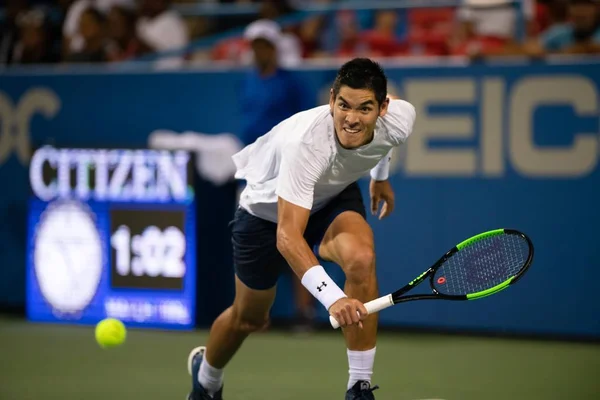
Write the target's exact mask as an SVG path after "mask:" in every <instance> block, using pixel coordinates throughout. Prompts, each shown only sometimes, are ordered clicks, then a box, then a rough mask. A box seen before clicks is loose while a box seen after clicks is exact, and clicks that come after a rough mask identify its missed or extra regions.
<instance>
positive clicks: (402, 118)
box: [383, 99, 417, 146]
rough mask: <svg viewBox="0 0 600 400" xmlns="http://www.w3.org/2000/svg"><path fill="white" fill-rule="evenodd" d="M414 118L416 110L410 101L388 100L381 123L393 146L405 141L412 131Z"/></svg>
mask: <svg viewBox="0 0 600 400" xmlns="http://www.w3.org/2000/svg"><path fill="white" fill-rule="evenodd" d="M416 118H417V112H416V110H415V107H414V106H413V105H412V104H411V103H409V102H408V101H405V100H400V99H393V100H390V104H389V106H388V112H387V114H386V115H385V116H384V117H383V120H384V122H383V123H384V127H385V129H386V131H387V132H388V136H389V139H390V142H391V144H392V145H393V146H399V145H401V144H402V143H404V142H405V141H406V139H407V138H408V137H409V136H410V134H411V133H412V131H413V128H414V125H415V119H416Z"/></svg>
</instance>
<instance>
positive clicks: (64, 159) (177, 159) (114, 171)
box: [29, 146, 190, 201]
mask: <svg viewBox="0 0 600 400" xmlns="http://www.w3.org/2000/svg"><path fill="white" fill-rule="evenodd" d="M189 158H190V156H189V153H187V152H185V151H175V152H169V151H166V150H106V149H100V150H96V149H55V148H53V147H50V146H44V147H41V148H40V149H38V150H37V151H36V152H35V153H34V154H33V157H32V158H31V165H30V168H29V180H30V183H31V188H32V190H33V192H34V194H35V195H36V196H37V197H39V198H40V199H42V200H46V201H49V200H52V199H54V198H69V197H75V198H78V199H80V200H84V201H85V200H88V199H89V198H91V197H93V198H94V199H96V200H132V199H133V200H139V201H168V200H171V199H172V200H176V201H186V200H187V198H188V192H187V183H188V175H187V173H188V170H187V167H188V162H189ZM72 176H74V179H72ZM92 179H93V181H94V184H93V185H92V182H91V181H92Z"/></svg>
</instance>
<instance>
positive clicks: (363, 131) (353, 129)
mask: <svg viewBox="0 0 600 400" xmlns="http://www.w3.org/2000/svg"><path fill="white" fill-rule="evenodd" d="M388 103H389V100H387V99H386V100H385V101H384V102H383V104H381V105H379V103H377V100H375V93H373V91H372V90H369V89H352V88H351V87H348V86H342V87H341V88H340V92H339V93H338V95H337V97H336V98H334V96H333V90H332V91H331V97H330V100H329V105H330V107H331V113H332V115H333V124H334V126H335V132H336V134H337V137H338V140H339V142H340V144H341V145H342V147H344V148H346V149H354V148H357V147H360V146H362V145H364V144H367V143H369V142H370V141H371V140H372V139H373V132H374V131H375V124H376V122H377V118H378V117H383V116H384V115H385V113H386V112H387V106H388Z"/></svg>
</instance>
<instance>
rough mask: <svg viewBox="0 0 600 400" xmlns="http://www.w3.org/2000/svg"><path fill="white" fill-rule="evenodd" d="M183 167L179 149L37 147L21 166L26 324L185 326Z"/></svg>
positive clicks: (188, 190) (188, 223)
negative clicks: (25, 195) (25, 177)
mask: <svg viewBox="0 0 600 400" xmlns="http://www.w3.org/2000/svg"><path fill="white" fill-rule="evenodd" d="M190 161H191V157H190V154H188V153H187V152H184V151H177V152H173V153H171V152H168V151H164V150H163V151H156V150H122V149H111V150H109V149H81V148H78V149H67V148H60V149H57V148H54V147H51V146H43V147H41V148H39V149H37V150H36V151H35V153H34V154H33V156H32V158H31V162H30V168H29V181H30V184H31V189H32V196H31V200H30V201H29V210H28V211H29V216H28V220H29V223H28V238H27V286H26V288H27V290H26V295H27V297H26V299H27V301H26V305H27V317H28V319H29V320H32V321H42V322H63V323H77V324H94V323H96V322H98V321H100V320H102V319H104V318H118V319H120V320H122V321H123V322H124V323H126V324H127V325H128V326H141V327H168V328H175V329H183V328H187V329H189V328H192V327H194V326H195V316H196V314H195V306H196V228H195V227H196V216H195V211H196V210H195V203H194V188H193V186H192V185H191V181H192V180H191V176H190V173H189V172H191V170H192V169H191V162H190Z"/></svg>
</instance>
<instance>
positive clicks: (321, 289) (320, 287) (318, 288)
mask: <svg viewBox="0 0 600 400" xmlns="http://www.w3.org/2000/svg"><path fill="white" fill-rule="evenodd" d="M321 283H322V285H321V286H317V290H318V291H319V292H322V291H323V288H324V287H325V286H327V284H326V283H325V282H321Z"/></svg>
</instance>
